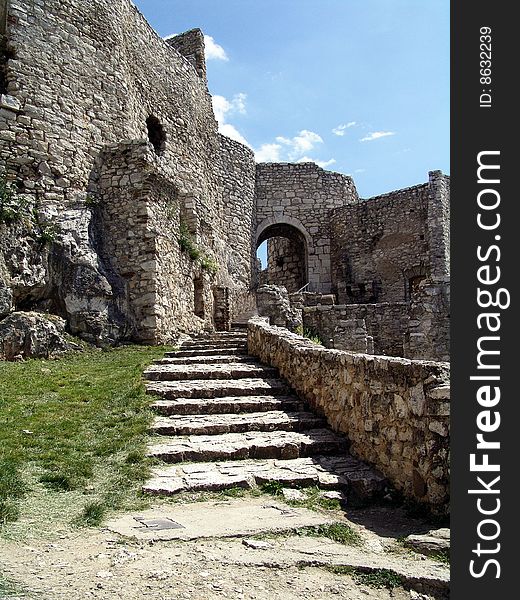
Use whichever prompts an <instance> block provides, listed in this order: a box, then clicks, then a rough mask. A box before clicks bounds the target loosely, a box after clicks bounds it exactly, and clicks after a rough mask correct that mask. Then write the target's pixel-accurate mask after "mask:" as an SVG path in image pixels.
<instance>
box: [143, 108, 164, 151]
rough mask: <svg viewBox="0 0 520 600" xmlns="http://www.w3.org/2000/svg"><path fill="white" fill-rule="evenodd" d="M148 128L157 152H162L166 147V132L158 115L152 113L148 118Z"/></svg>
mask: <svg viewBox="0 0 520 600" xmlns="http://www.w3.org/2000/svg"><path fill="white" fill-rule="evenodd" d="M146 128H147V129H148V139H149V141H150V143H151V144H152V146H153V149H154V150H155V153H156V154H162V153H163V152H164V149H165V148H166V133H165V131H164V127H163V126H162V125H161V122H160V121H159V119H158V118H157V117H154V116H153V115H150V116H149V117H148V119H146Z"/></svg>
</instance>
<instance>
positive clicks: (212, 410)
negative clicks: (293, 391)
mask: <svg viewBox="0 0 520 600" xmlns="http://www.w3.org/2000/svg"><path fill="white" fill-rule="evenodd" d="M151 408H152V410H154V411H155V412H156V413H158V414H160V415H164V416H169V415H213V414H228V413H257V412H262V411H263V412H267V411H273V410H285V411H303V410H305V408H306V405H305V403H304V402H303V401H302V400H300V399H299V398H298V397H296V396H272V395H265V396H224V397H222V398H176V399H174V400H157V401H156V402H154V403H153V404H152V405H151Z"/></svg>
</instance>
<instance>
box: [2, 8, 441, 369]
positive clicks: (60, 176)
mask: <svg viewBox="0 0 520 600" xmlns="http://www.w3.org/2000/svg"><path fill="white" fill-rule="evenodd" d="M0 86H1V89H0V92H1V96H0V171H1V173H3V175H5V176H6V178H7V180H8V181H9V182H10V184H11V185H13V186H14V187H15V190H16V195H17V197H18V198H19V199H20V201H21V200H22V199H23V200H24V201H25V202H27V205H28V206H30V207H31V208H34V209H35V211H36V213H37V215H38V218H37V221H38V226H37V227H33V228H32V230H31V228H25V229H24V226H23V223H14V224H6V223H0V229H1V231H0V233H1V243H0V245H1V250H2V251H1V252H0V299H1V304H2V314H3V315H6V314H9V313H10V312H13V311H17V310H40V311H45V312H50V313H53V314H56V315H59V316H60V317H62V318H64V319H65V320H66V322H67V328H68V330H69V331H70V332H71V333H73V334H78V335H81V336H82V337H84V338H85V339H87V340H89V341H93V342H96V343H103V342H107V341H108V342H117V341H118V340H121V339H134V340H139V341H143V342H148V343H157V342H166V341H169V340H174V339H175V338H176V337H177V336H178V334H179V333H180V332H197V331H200V330H203V329H212V328H215V326H218V328H221V329H226V328H228V327H229V323H230V321H231V320H232V319H234V318H235V317H236V316H237V315H239V314H240V313H249V312H251V311H252V310H253V309H254V293H253V292H254V289H255V286H256V285H257V283H258V279H259V278H258V273H257V264H256V258H255V251H256V248H257V246H258V244H260V243H261V242H263V241H264V240H269V243H270V250H269V273H268V277H267V281H269V282H270V283H275V284H277V285H284V286H286V287H287V288H288V291H289V292H295V291H297V289H299V288H301V287H303V286H304V285H307V284H308V288H307V289H308V290H310V291H315V292H320V293H330V292H332V293H333V294H334V295H335V299H334V302H335V303H336V305H337V304H338V303H339V306H341V307H342V308H341V309H339V308H338V309H336V308H334V309H332V310H329V311H328V313H327V314H328V317H330V319H329V321H330V322H328V323H326V322H325V321H326V319H325V318H324V317H325V315H321V316H320V319H318V321H319V323H318V324H317V325H316V326H317V327H323V332H322V333H323V335H324V336H325V337H328V336H329V331H328V330H329V329H330V330H332V329H335V328H336V327H337V326H339V327H340V329H341V328H343V329H342V332H340V333H341V334H342V335H343V345H344V346H346V347H351V348H352V347H354V346H356V344H357V343H358V342H352V344H350V342H349V338H350V337H351V336H350V334H349V333H348V331H353V332H354V334H355V336H354V337H356V336H357V337H358V339H359V340H361V341H362V336H361V335H360V334H359V332H363V331H364V330H366V336H365V337H366V340H365V341H366V344H365V347H366V348H367V350H368V346H369V345H370V343H372V342H373V344H374V348H373V350H374V351H375V352H378V351H381V352H384V353H402V354H405V355H406V356H409V357H414V358H425V357H427V358H446V357H447V353H448V334H449V328H448V325H449V308H448V307H449V214H448V207H449V179H448V178H447V177H445V176H443V175H442V174H441V173H439V172H432V173H431V174H430V180H429V182H428V183H427V184H424V185H419V186H415V187H413V188H408V189H406V190H399V191H397V192H392V193H391V194H386V195H384V196H380V197H377V198H372V199H369V200H366V201H362V200H360V199H359V197H358V193H357V191H356V187H355V185H354V182H353V181H352V179H351V178H350V177H348V176H346V175H342V174H339V173H332V172H329V171H325V170H323V169H321V168H320V167H318V166H317V165H315V164H313V163H303V164H287V163H282V164H260V165H256V164H255V161H254V155H253V153H252V151H251V150H250V149H249V148H246V147H245V146H243V145H241V144H239V143H237V142H234V141H232V140H229V139H228V138H226V137H224V136H222V135H220V134H218V131H217V123H216V120H215V117H214V114H213V110H212V104H211V97H210V94H209V92H208V88H207V82H206V66H205V60H204V36H203V34H202V32H201V31H200V30H197V29H194V30H191V31H188V32H186V33H183V34H180V35H178V36H175V37H173V38H171V39H169V40H162V39H161V38H159V36H158V35H157V34H156V33H155V32H154V31H153V30H152V28H151V27H150V26H149V25H148V23H147V22H146V21H145V19H144V18H143V17H142V15H141V14H140V13H139V11H138V10H137V9H136V8H135V6H134V5H133V4H132V3H131V2H130V0H118V1H117V2H116V1H114V0H92V1H90V2H79V1H78V0H31V1H29V0H16V2H15V1H11V0H0ZM37 230H40V233H41V232H44V233H45V235H39V237H38V235H36V233H37ZM35 232H36V233H35ZM49 232H50V233H52V235H50V234H49ZM186 232H187V235H189V238H190V239H189V240H186V239H184V242H183V244H184V245H183V244H181V243H180V238H181V237H182V236H183V235H184V237H186ZM15 240H16V242H15ZM38 240H39V241H38ZM42 240H43V241H44V242H45V243H41V242H42ZM13 247H15V250H14V251H13ZM264 275H265V274H263V276H264ZM403 303H406V307H407V311H405V312H407V314H406V315H405V317H403V318H402V319H401V318H399V319H398V322H399V327H400V329H399V331H397V328H395V327H393V326H392V323H391V321H392V319H393V316H394V315H395V313H396V312H397V313H400V311H401V310H404V309H403ZM356 306H357V308H356ZM370 307H372V308H370ZM315 312H316V311H315ZM336 313H338V314H337V315H336ZM322 317H323V318H322ZM336 317H337V319H336V320H338V319H339V321H342V322H343V324H341V323H340V322H339V321H338V322H337V323H334V322H333V318H336ZM309 319H311V315H310V314H309ZM356 332H357V333H356ZM358 334H359V335H358ZM369 338H372V342H371V341H370V339H369ZM349 344H350V345H349ZM356 347H357V346H356ZM401 348H402V349H403V350H402V352H401V350H400V349H401Z"/></svg>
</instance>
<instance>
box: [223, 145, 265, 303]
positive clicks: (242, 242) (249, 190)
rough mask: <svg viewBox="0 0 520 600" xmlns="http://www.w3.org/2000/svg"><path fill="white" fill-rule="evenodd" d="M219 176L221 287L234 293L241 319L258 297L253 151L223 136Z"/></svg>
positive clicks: (232, 300) (231, 295)
mask: <svg viewBox="0 0 520 600" xmlns="http://www.w3.org/2000/svg"><path fill="white" fill-rule="evenodd" d="M219 140H220V153H219V154H220V160H219V176H220V180H221V182H222V187H223V189H222V206H221V208H220V210H219V213H220V218H221V221H220V232H221V239H220V240H216V241H217V242H218V243H221V251H220V254H221V255H223V256H225V257H226V259H225V260H226V262H225V264H223V265H222V267H223V269H222V272H221V274H220V275H221V284H222V285H225V286H227V287H228V288H229V289H230V303H231V304H230V309H231V313H232V314H233V315H238V314H240V313H242V312H244V311H246V310H248V309H249V308H250V307H251V304H252V303H254V295H253V294H252V293H250V290H251V287H252V271H253V269H254V268H255V266H256V265H255V263H256V256H255V251H254V250H255V249H254V248H253V245H252V238H253V235H254V232H253V229H254V198H255V177H256V163H255V157H254V153H253V152H252V150H250V149H249V148H247V147H246V146H243V145H242V144H239V143H238V142H235V141H234V140H230V139H229V138H227V137H225V136H223V135H220V136H219Z"/></svg>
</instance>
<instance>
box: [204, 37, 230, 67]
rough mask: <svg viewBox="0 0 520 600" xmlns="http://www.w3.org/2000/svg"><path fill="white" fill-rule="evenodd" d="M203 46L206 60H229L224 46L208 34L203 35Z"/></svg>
mask: <svg viewBox="0 0 520 600" xmlns="http://www.w3.org/2000/svg"><path fill="white" fill-rule="evenodd" d="M204 46H205V54H206V60H225V61H228V60H229V58H228V55H227V54H226V51H225V50H224V48H222V46H221V45H220V44H217V42H216V41H215V40H214V39H213V38H212V37H211V36H210V35H205V36H204Z"/></svg>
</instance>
